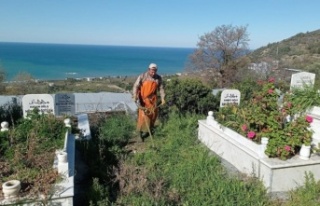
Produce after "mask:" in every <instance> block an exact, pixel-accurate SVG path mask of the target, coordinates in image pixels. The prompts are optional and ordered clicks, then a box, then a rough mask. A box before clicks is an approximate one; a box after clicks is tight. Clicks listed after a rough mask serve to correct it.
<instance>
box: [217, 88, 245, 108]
mask: <svg viewBox="0 0 320 206" xmlns="http://www.w3.org/2000/svg"><path fill="white" fill-rule="evenodd" d="M240 95H241V94H240V91H239V90H237V89H225V90H223V91H222V93H221V99H220V107H224V106H226V105H228V104H238V105H239V104H240Z"/></svg>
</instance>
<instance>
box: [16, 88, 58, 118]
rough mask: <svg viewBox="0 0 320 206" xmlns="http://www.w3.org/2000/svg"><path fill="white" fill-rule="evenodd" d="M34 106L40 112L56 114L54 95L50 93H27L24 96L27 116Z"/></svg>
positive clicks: (24, 113) (24, 111)
mask: <svg viewBox="0 0 320 206" xmlns="http://www.w3.org/2000/svg"><path fill="white" fill-rule="evenodd" d="M34 108H38V109H39V112H40V114H48V113H52V114H54V104H53V97H52V96H51V95H50V94H27V95H24V96H23V97H22V109H23V116H24V117H26V116H27V114H28V113H29V112H31V111H32V110H33V109H34Z"/></svg>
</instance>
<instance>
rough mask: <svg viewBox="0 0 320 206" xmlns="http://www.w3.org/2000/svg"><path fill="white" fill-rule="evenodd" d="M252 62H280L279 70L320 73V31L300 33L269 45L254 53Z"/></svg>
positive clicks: (251, 56)
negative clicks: (288, 69) (287, 69)
mask: <svg viewBox="0 0 320 206" xmlns="http://www.w3.org/2000/svg"><path fill="white" fill-rule="evenodd" d="M249 57H250V58H251V60H252V62H261V61H267V62H268V61H269V62H270V61H274V60H278V68H279V69H282V68H291V69H300V70H305V71H310V72H314V73H318V72H319V71H320V29H319V30H316V31H312V32H306V33H299V34H297V35H295V36H292V37H290V38H288V39H284V40H283V41H280V42H275V43H271V44H268V45H267V46H264V47H261V48H259V49H256V50H255V51H253V52H252V53H251V54H250V55H249Z"/></svg>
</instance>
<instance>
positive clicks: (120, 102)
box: [73, 92, 137, 114]
mask: <svg viewBox="0 0 320 206" xmlns="http://www.w3.org/2000/svg"><path fill="white" fill-rule="evenodd" d="M73 94H74V95H75V113H76V114H79V113H94V112H108V111H126V112H127V113H134V112H135V111H136V110H137V105H136V104H135V102H134V101H133V100H132V95H131V94H130V93H113V92H100V93H73Z"/></svg>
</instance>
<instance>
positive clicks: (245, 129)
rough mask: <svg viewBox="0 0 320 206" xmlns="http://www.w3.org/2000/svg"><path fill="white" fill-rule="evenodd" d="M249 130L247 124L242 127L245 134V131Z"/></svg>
mask: <svg viewBox="0 0 320 206" xmlns="http://www.w3.org/2000/svg"><path fill="white" fill-rule="evenodd" d="M247 129H248V127H247V125H245V124H244V125H242V126H241V130H242V131H244V132H245V131H247Z"/></svg>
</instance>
